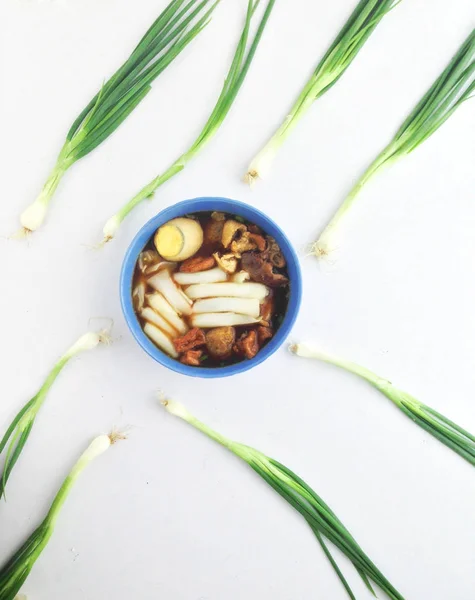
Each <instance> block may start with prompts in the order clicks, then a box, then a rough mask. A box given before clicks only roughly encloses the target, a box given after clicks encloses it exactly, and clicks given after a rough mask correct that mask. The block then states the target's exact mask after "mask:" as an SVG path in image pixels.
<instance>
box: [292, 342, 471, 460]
mask: <svg viewBox="0 0 475 600" xmlns="http://www.w3.org/2000/svg"><path fill="white" fill-rule="evenodd" d="M291 350H292V352H293V353H294V354H296V355H297V356H301V357H303V358H314V359H317V360H320V361H323V362H327V363H330V364H332V365H336V366H337V367H340V368H342V369H344V370H345V371H349V372H350V373H354V374H355V375H358V376H359V377H361V378H362V379H364V380H366V381H367V382H368V383H369V384H371V385H372V386H373V387H374V388H376V389H377V390H379V391H380V392H381V393H382V394H384V395H385V396H386V398H389V400H391V402H393V404H394V405H395V406H397V407H398V408H399V410H401V411H402V412H403V413H404V414H405V415H406V416H408V417H409V418H410V419H411V420H412V421H414V423H416V424H417V425H419V427H422V429H424V430H425V431H427V432H428V433H430V434H431V435H433V436H434V437H435V438H436V439H438V440H439V441H440V442H442V443H443V444H445V445H446V446H447V447H448V448H450V449H451V450H453V451H454V452H456V453H457V454H459V455H460V456H461V457H462V458H464V459H465V460H466V461H468V462H469V463H470V464H471V465H475V436H473V435H472V434H471V433H469V432H468V431H466V430H465V429H462V427H460V426H459V425H457V424H455V423H454V422H453V421H450V420H449V419H447V417H444V416H443V415H441V414H440V413H438V412H437V411H435V410H433V409H432V408H430V407H429V406H427V405H425V404H423V403H422V402H419V400H416V398H414V397H413V396H411V395H410V394H408V393H407V392H403V391H402V390H399V389H397V388H396V387H394V386H393V384H392V383H391V382H390V381H388V380H387V379H383V378H381V377H378V375H375V374H374V373H372V372H371V371H369V370H368V369H365V368H364V367H361V366H360V365H357V364H356V363H353V362H350V361H348V360H343V359H341V358H336V357H334V356H331V355H329V354H326V353H324V352H321V351H320V350H317V349H315V348H313V347H311V346H307V345H306V344H295V345H293V346H291Z"/></svg>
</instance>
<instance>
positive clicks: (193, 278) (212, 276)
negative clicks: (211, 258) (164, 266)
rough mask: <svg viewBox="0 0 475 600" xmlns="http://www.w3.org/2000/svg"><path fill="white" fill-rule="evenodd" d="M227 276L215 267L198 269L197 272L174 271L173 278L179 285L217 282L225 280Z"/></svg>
mask: <svg viewBox="0 0 475 600" xmlns="http://www.w3.org/2000/svg"><path fill="white" fill-rule="evenodd" d="M227 278H228V276H227V275H226V273H225V272H224V271H223V270H222V269H220V268H219V267H216V268H215V269H208V271H198V272H197V273H174V274H173V279H174V280H175V281H176V282H177V283H178V284H179V285H192V284H193V283H217V282H218V281H226V280H227Z"/></svg>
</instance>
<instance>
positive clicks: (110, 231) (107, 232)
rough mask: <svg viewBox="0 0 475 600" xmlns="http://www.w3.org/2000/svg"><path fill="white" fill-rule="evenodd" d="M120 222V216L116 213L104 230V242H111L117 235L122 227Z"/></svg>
mask: <svg viewBox="0 0 475 600" xmlns="http://www.w3.org/2000/svg"><path fill="white" fill-rule="evenodd" d="M120 223H121V220H120V217H118V216H117V215H114V216H113V217H111V218H110V219H109V220H108V221H107V223H106V224H105V225H104V228H103V230H102V233H103V234H104V240H103V242H104V243H107V242H110V241H111V240H112V239H113V238H114V237H115V234H116V233H117V231H118V229H119V227H120Z"/></svg>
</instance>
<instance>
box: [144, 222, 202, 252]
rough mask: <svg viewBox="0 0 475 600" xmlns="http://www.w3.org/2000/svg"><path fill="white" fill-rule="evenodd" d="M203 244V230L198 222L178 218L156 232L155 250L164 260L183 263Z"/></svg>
mask: <svg viewBox="0 0 475 600" xmlns="http://www.w3.org/2000/svg"><path fill="white" fill-rule="evenodd" d="M202 243H203V229H202V228H201V225H200V224H199V222H198V221H195V220H194V219H188V218H186V217H179V218H177V219H172V220H171V221H168V223H165V225H162V226H161V227H159V229H158V230H157V233H156V234H155V238H154V244H155V248H156V249H157V252H158V253H159V254H160V256H163V258H165V259H166V260H174V261H183V260H186V259H187V258H190V257H192V256H193V255H194V254H196V253H197V252H198V250H199V249H200V247H201V245H202Z"/></svg>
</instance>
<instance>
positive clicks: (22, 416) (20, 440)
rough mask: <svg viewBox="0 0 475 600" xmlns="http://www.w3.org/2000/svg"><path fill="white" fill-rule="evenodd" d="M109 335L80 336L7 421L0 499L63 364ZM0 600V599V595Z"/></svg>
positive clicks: (2, 444) (2, 445) (0, 447)
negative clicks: (21, 406) (34, 391)
mask: <svg viewBox="0 0 475 600" xmlns="http://www.w3.org/2000/svg"><path fill="white" fill-rule="evenodd" d="M108 342H109V336H108V334H107V333H106V332H104V331H101V332H99V333H96V332H92V331H90V332H89V333H86V334H84V335H83V336H81V337H80V338H79V339H78V340H77V341H76V342H75V343H74V344H73V345H72V346H71V348H69V350H68V351H67V352H66V353H65V354H64V355H63V356H62V357H61V358H60V359H59V360H58V362H57V363H56V364H55V366H54V367H53V369H52V371H51V372H50V373H49V375H48V377H47V378H46V380H45V382H44V383H43V385H42V386H41V388H40V389H39V390H38V392H37V393H36V394H35V395H34V396H33V398H32V399H31V400H29V401H28V402H27V403H26V404H25V405H24V406H23V408H22V409H21V410H20V412H19V413H18V414H17V415H16V417H15V418H14V419H13V421H12V422H11V424H10V426H9V427H8V429H7V431H6V433H5V435H4V436H3V438H2V440H1V441H0V454H1V453H2V452H3V451H4V450H5V449H6V457H5V463H4V465H3V473H2V475H1V477H0V498H1V497H2V495H3V494H4V493H5V486H6V484H7V481H8V478H9V477H10V475H11V472H12V470H13V467H14V466H15V463H16V462H17V460H18V458H19V457H20V454H21V453H22V451H23V448H24V447H25V444H26V442H27V440H28V437H29V435H30V433H31V430H32V428H33V425H34V422H35V419H36V415H37V414H38V411H39V409H40V408H41V406H42V404H43V402H44V401H45V399H46V396H47V394H48V392H49V390H50V388H51V386H52V385H53V383H54V382H55V381H56V378H57V377H58V375H59V374H60V372H61V371H62V370H63V368H64V367H65V365H66V364H67V363H68V362H69V361H70V360H71V358H73V356H76V355H77V354H79V353H81V352H84V351H85V350H92V349H93V348H95V347H96V346H98V345H99V344H100V343H108ZM7 444H8V447H7ZM0 600H3V599H2V596H1V594H0Z"/></svg>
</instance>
